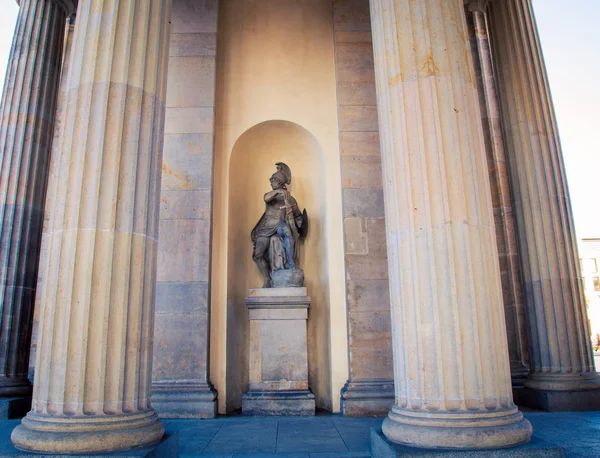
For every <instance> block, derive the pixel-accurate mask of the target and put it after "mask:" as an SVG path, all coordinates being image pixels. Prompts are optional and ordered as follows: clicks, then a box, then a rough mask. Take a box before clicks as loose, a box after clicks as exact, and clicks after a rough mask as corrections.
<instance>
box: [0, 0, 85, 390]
mask: <svg viewBox="0 0 600 458" xmlns="http://www.w3.org/2000/svg"><path fill="white" fill-rule="evenodd" d="M73 9H74V3H73V1H69V0H60V1H59V0H53V1H44V0H22V1H21V2H20V9H19V15H18V17H17V25H16V28H15V36H14V39H13V44H12V48H11V53H10V57H9V66H8V71H7V74H6V81H5V85H4V92H3V94H2V102H1V106H0V167H1V168H0V320H1V322H0V396H2V397H14V396H22V395H29V394H31V383H30V382H29V380H28V379H27V373H28V368H29V348H30V339H31V326H32V319H33V306H34V301H35V288H36V283H37V270H38V258H39V253H40V241H41V235H42V223H43V214H44V199H45V196H46V179H47V175H48V164H49V156H50V145H51V141H52V129H53V126H54V114H55V107H56V96H57V92H58V83H59V79H60V69H61V61H62V51H63V49H62V48H63V36H64V32H65V24H66V18H67V15H68V14H70V13H71V12H72V11H73Z"/></svg>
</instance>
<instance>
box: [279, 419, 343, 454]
mask: <svg viewBox="0 0 600 458" xmlns="http://www.w3.org/2000/svg"><path fill="white" fill-rule="evenodd" d="M347 451H348V448H347V447H346V445H345V444H344V441H343V440H342V438H341V436H340V434H339V433H338V431H337V429H336V427H335V425H334V424H333V422H332V421H331V420H327V421H319V420H317V421H313V422H306V423H303V422H302V421H301V420H300V421H298V422H293V421H282V422H280V423H279V430H278V433H277V453H281V452H286V453H287V452H347Z"/></svg>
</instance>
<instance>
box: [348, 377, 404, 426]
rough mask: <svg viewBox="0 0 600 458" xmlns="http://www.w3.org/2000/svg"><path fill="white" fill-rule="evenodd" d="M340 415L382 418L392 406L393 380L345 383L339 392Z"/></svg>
mask: <svg viewBox="0 0 600 458" xmlns="http://www.w3.org/2000/svg"><path fill="white" fill-rule="evenodd" d="M341 400H342V402H341V405H342V414H343V415H347V416H350V417H383V416H385V415H386V414H387V413H388V412H389V411H390V409H391V408H392V406H393V405H394V381H393V380H365V381H357V382H355V381H350V380H349V381H347V382H346V385H344V388H342V392H341Z"/></svg>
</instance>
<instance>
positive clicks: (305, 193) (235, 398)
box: [226, 120, 331, 410]
mask: <svg viewBox="0 0 600 458" xmlns="http://www.w3.org/2000/svg"><path fill="white" fill-rule="evenodd" d="M276 162H285V163H286V164H287V165H289V167H290V169H291V170H292V184H291V186H289V187H288V189H289V190H290V191H291V193H292V195H293V196H294V197H295V198H296V199H297V201H298V204H299V206H300V209H301V210H302V209H304V208H306V209H307V212H308V217H309V233H308V235H307V237H306V239H305V240H304V242H303V243H301V245H300V247H299V265H300V268H301V269H303V270H304V275H305V285H306V287H307V288H308V295H309V296H311V297H312V304H311V307H310V310H309V318H308V359H309V385H310V388H311V390H312V391H313V393H314V394H315V398H316V402H317V407H328V406H326V405H320V404H324V403H323V402H322V401H321V402H320V400H324V399H328V398H329V397H330V391H331V375H330V373H331V370H330V357H329V355H330V348H329V346H330V336H329V333H330V323H329V283H328V282H329V276H328V270H327V254H326V253H327V246H326V242H327V238H326V227H325V226H326V225H325V220H326V218H325V217H326V210H327V201H326V192H325V186H324V183H325V174H324V155H323V150H322V147H321V145H320V144H319V142H318V140H317V139H316V138H315V136H314V135H313V134H312V133H310V132H309V131H308V130H307V129H305V128H304V127H302V126H300V125H299V124H296V123H293V122H289V121H284V120H270V121H265V122H261V123H260V124H256V125H254V126H253V127H251V128H249V129H248V130H246V131H245V132H244V133H242V135H240V136H239V137H238V139H237V140H236V142H235V144H234V146H233V149H232V151H231V155H230V159H229V180H228V181H229V192H228V195H229V198H228V202H227V206H228V212H227V213H228V224H227V226H228V237H227V301H226V304H227V350H226V353H227V358H226V361H227V363H226V364H227V368H226V374H227V375H226V384H227V390H226V393H227V406H228V408H227V410H234V409H235V408H239V407H241V399H242V395H243V393H244V392H245V391H246V389H247V386H248V351H247V346H248V329H249V323H248V311H247V308H246V305H245V301H244V298H245V296H246V295H247V292H248V288H259V287H261V286H262V278H261V276H260V274H259V271H258V268H257V267H256V265H255V263H254V261H253V260H252V242H251V240H250V232H251V230H252V228H253V227H254V225H255V224H256V222H257V221H258V220H259V218H260V217H261V215H262V213H263V212H264V209H265V203H264V201H263V195H264V194H265V193H266V192H267V191H269V190H270V189H271V188H270V186H269V178H270V177H271V175H272V174H273V172H274V171H275V163H276Z"/></svg>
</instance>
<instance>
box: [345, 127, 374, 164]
mask: <svg viewBox="0 0 600 458" xmlns="http://www.w3.org/2000/svg"><path fill="white" fill-rule="evenodd" d="M340 148H341V152H342V156H376V157H378V158H379V160H381V151H380V149H379V132H341V133H340Z"/></svg>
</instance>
